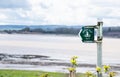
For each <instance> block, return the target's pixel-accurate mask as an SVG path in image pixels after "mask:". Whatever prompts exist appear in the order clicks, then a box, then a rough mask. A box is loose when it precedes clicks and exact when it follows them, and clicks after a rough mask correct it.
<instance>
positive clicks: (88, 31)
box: [79, 21, 103, 77]
mask: <svg viewBox="0 0 120 77" xmlns="http://www.w3.org/2000/svg"><path fill="white" fill-rule="evenodd" d="M102 26H103V22H102V21H98V23H97V25H95V26H85V27H82V30H81V31H80V32H79V36H81V38H82V42H84V43H95V42H96V43H97V66H98V67H100V68H102V38H103V35H102V32H103V31H102ZM94 29H97V40H94ZM97 77H102V73H97Z"/></svg>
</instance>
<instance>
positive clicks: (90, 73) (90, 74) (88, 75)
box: [85, 71, 94, 77]
mask: <svg viewBox="0 0 120 77" xmlns="http://www.w3.org/2000/svg"><path fill="white" fill-rule="evenodd" d="M85 75H86V77H94V74H93V73H92V72H90V71H87V72H86V73H85Z"/></svg>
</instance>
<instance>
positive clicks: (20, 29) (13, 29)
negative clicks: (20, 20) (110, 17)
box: [0, 25, 120, 38]
mask: <svg viewBox="0 0 120 77" xmlns="http://www.w3.org/2000/svg"><path fill="white" fill-rule="evenodd" d="M81 28H82V25H77V26H66V25H30V26H27V25H0V33H9V34H12V33H19V34H70V35H77V34H78V33H79V31H80V29H81ZM103 35H104V36H106V37H117V38H120V26H118V27H103Z"/></svg>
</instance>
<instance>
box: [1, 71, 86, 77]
mask: <svg viewBox="0 0 120 77" xmlns="http://www.w3.org/2000/svg"><path fill="white" fill-rule="evenodd" d="M45 73H47V74H48V75H49V76H50V77H68V74H67V73H58V72H43V71H26V70H0V77H41V75H42V74H45ZM77 77H85V76H84V75H83V74H77Z"/></svg>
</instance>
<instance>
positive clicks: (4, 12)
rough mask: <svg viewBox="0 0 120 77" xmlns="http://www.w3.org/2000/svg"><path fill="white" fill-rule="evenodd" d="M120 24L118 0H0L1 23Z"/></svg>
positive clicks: (119, 1)
mask: <svg viewBox="0 0 120 77" xmlns="http://www.w3.org/2000/svg"><path fill="white" fill-rule="evenodd" d="M98 20H101V21H103V22H104V26H120V0H0V24H1V25H9V24H12V25H69V26H71V25H96V24H97V21H98Z"/></svg>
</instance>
